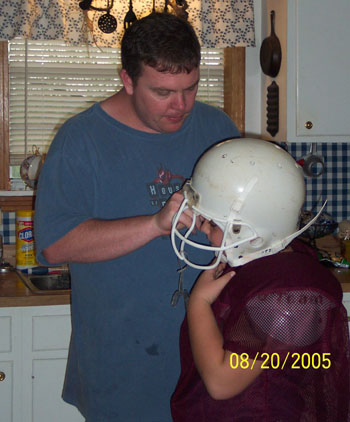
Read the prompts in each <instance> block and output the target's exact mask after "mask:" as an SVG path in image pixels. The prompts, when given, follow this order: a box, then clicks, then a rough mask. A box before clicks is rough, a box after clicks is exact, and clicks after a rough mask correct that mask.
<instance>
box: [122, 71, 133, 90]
mask: <svg viewBox="0 0 350 422" xmlns="http://www.w3.org/2000/svg"><path fill="white" fill-rule="evenodd" d="M120 78H121V80H122V81H123V85H124V88H125V91H126V93H127V94H128V95H132V94H133V93H134V83H133V81H132V79H131V77H130V76H129V74H128V72H127V71H126V70H125V69H122V70H121V71H120Z"/></svg>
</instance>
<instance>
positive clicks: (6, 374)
mask: <svg viewBox="0 0 350 422" xmlns="http://www.w3.org/2000/svg"><path fill="white" fill-rule="evenodd" d="M13 400H14V397H13V361H8V362H6V361H5V362H4V361H0V419H1V420H3V421H8V422H13V421H14V418H13V409H14V403H13Z"/></svg>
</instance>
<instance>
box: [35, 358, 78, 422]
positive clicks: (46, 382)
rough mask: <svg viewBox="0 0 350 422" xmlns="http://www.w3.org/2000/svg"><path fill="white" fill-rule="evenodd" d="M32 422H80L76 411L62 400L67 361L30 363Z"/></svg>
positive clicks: (40, 360)
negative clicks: (31, 364) (31, 374)
mask: <svg viewBox="0 0 350 422" xmlns="http://www.w3.org/2000/svg"><path fill="white" fill-rule="evenodd" d="M32 363H33V366H32V373H33V382H32V403H33V409H32V411H33V422H45V421H50V422H62V421H64V422H82V421H83V420H84V419H83V417H82V416H81V414H80V413H79V412H78V410H77V409H76V408H75V407H74V406H71V405H69V404H67V403H65V402H64V401H63V400H62V398H61V395H62V386H63V382H64V374H65V370H66V363H67V359H65V358H51V359H44V358H41V359H34V360H33V361H32Z"/></svg>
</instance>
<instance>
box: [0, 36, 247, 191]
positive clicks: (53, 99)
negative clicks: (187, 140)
mask: <svg viewBox="0 0 350 422" xmlns="http://www.w3.org/2000/svg"><path fill="white" fill-rule="evenodd" d="M244 51H245V49H244V48H230V49H225V50H223V49H203V51H202V63H201V81H200V87H199V91H198V96H197V99H199V100H201V101H206V102H209V103H211V104H214V105H216V106H218V107H220V108H224V109H225V111H226V112H227V113H228V114H229V115H230V116H231V117H232V118H234V120H235V122H236V124H237V126H238V128H239V129H240V130H241V131H242V125H243V123H244V119H243V115H244ZM227 57H228V60H227ZM0 60H1V63H0V79H1V83H2V86H3V89H2V92H1V93H0V95H1V97H2V98H1V104H0V124H1V127H0V129H1V130H0V133H1V135H2V136H1V137H0V150H1V151H2V152H3V154H2V156H1V157H0V164H1V172H0V188H1V189H8V188H9V180H8V175H9V170H10V167H11V168H12V169H16V167H17V170H18V166H19V164H20V163H21V162H22V161H23V159H24V158H25V156H26V155H28V154H30V153H31V151H32V146H33V145H36V146H37V147H39V148H40V152H42V153H44V152H46V151H47V149H48V146H49V144H50V142H51V140H52V139H53V137H54V134H55V132H56V131H57V129H58V128H59V127H60V125H61V124H62V123H63V122H64V121H65V120H67V118H69V117H70V116H71V115H74V114H76V113H78V112H79V111H81V110H83V109H86V108H87V107H89V106H90V105H91V104H92V103H94V102H96V101H99V100H102V99H103V98H105V97H108V96H110V95H111V94H112V93H113V92H115V91H116V90H118V89H119V88H120V86H121V82H120V80H119V76H118V67H119V66H120V57H119V51H118V50H116V49H114V50H113V49H105V48H103V49H99V48H97V47H89V48H87V47H86V46H82V47H81V48H77V47H76V46H67V45H65V44H64V43H62V42H57V41H49V42H42V41H40V42H38V41H25V40H19V39H15V40H12V41H9V42H8V43H7V42H0ZM7 63H8V66H7ZM227 75H228V77H227ZM224 92H225V93H226V95H224ZM242 105H243V107H242ZM237 116H238V117H237Z"/></svg>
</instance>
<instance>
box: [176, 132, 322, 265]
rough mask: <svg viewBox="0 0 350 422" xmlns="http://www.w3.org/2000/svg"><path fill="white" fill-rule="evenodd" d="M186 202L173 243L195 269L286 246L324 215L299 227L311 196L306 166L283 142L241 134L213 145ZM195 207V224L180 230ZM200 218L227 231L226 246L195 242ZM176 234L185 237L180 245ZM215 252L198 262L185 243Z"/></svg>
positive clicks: (197, 168) (239, 262) (236, 261)
mask: <svg viewBox="0 0 350 422" xmlns="http://www.w3.org/2000/svg"><path fill="white" fill-rule="evenodd" d="M183 192H184V197H185V198H184V201H183V203H182V205H181V207H180V209H179V211H178V213H177V214H176V215H175V216H174V220H173V224H172V230H171V241H172V245H173V248H174V251H175V253H176V255H177V256H178V257H179V258H180V259H181V260H183V261H185V262H186V263H187V264H188V265H190V266H192V267H194V268H200V269H209V268H215V267H216V266H217V265H218V264H219V263H220V261H223V262H226V261H227V262H228V263H229V265H231V266H232V267H236V266H239V265H243V264H246V263H247V262H250V261H252V260H254V259H258V258H262V257H264V256H268V255H272V254H275V253H277V252H279V251H280V250H282V249H284V248H285V247H286V246H287V245H288V244H289V243H290V242H291V241H292V240H293V239H294V238H295V237H297V236H299V235H300V234H301V233H302V232H304V231H305V230H307V228H308V227H310V226H311V225H312V224H313V223H314V222H315V221H316V219H317V218H318V216H319V214H320V213H321V212H322V210H323V208H324V206H325V204H324V205H323V207H322V209H321V210H320V211H319V213H318V214H317V216H316V217H315V218H314V219H313V220H311V221H310V222H309V223H308V224H307V225H306V226H304V227H303V228H302V229H300V230H298V226H299V219H300V212H301V210H302V206H303V204H304V199H305V181H304V176H303V171H302V169H301V167H300V166H299V165H298V164H297V163H296V161H295V160H294V159H293V157H292V156H291V155H290V154H288V152H286V151H284V150H283V149H282V148H280V147H279V146H277V145H275V144H273V143H271V142H268V141H263V140H257V139H249V138H240V139H231V140H228V141H225V142H221V143H219V144H217V145H215V146H214V147H212V148H211V149H209V150H208V151H207V152H206V153H205V154H204V155H203V156H202V157H201V158H200V160H199V161H198V163H197V164H196V166H195V168H194V171H193V176H192V178H191V179H190V180H189V181H187V182H186V184H185V186H184V188H183ZM188 208H190V209H191V211H192V212H193V221H192V226H191V227H190V228H189V229H188V230H187V231H186V233H185V234H184V235H182V234H181V233H180V231H179V230H177V228H176V226H177V224H178V222H179V219H180V216H181V214H182V213H183V212H184V211H185V210H186V209H188ZM196 216H203V217H204V218H206V219H208V220H212V221H213V222H214V223H216V224H217V225H218V226H219V227H220V228H221V229H222V231H223V233H224V235H223V240H222V243H221V245H220V246H218V247H214V246H208V245H202V244H200V243H197V242H193V241H192V240H190V238H189V237H190V235H191V233H192V231H193V229H194V227H195V223H196ZM175 237H178V238H179V239H180V244H179V247H178V246H177V245H176V241H175ZM186 245H190V246H193V247H195V248H199V249H205V250H211V251H214V252H215V253H216V255H217V259H216V260H215V262H214V263H213V264H211V265H207V266H204V265H197V264H195V263H194V262H191V261H190V260H188V258H187V254H186V252H185V246H186Z"/></svg>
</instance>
